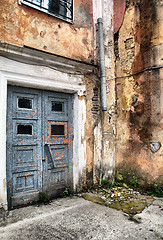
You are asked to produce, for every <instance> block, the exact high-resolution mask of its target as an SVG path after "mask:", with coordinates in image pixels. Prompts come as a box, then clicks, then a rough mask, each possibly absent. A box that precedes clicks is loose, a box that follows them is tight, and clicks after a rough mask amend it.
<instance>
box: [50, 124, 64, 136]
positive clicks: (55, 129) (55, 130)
mask: <svg viewBox="0 0 163 240" xmlns="http://www.w3.org/2000/svg"><path fill="white" fill-rule="evenodd" d="M51 135H54V136H56V135H61V136H64V135H65V126H64V125H51Z"/></svg>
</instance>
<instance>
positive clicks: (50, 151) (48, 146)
mask: <svg viewBox="0 0 163 240" xmlns="http://www.w3.org/2000/svg"><path fill="white" fill-rule="evenodd" d="M45 146H47V148H48V151H49V153H50V158H51V161H52V164H53V168H56V165H55V164H54V162H53V157H52V150H51V146H50V144H48V143H45Z"/></svg>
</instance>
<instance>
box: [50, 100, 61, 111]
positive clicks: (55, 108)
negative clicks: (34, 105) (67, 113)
mask: <svg viewBox="0 0 163 240" xmlns="http://www.w3.org/2000/svg"><path fill="white" fill-rule="evenodd" d="M51 110H52V111H54V112H63V104H62V103H60V102H52V105H51Z"/></svg>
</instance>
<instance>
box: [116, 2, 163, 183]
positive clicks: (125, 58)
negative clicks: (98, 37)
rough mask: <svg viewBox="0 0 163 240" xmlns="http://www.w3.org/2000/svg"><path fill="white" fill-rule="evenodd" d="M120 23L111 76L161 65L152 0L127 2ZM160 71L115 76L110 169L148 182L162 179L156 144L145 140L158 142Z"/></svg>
mask: <svg viewBox="0 0 163 240" xmlns="http://www.w3.org/2000/svg"><path fill="white" fill-rule="evenodd" d="M128 2H129V4H128V5H127V8H126V12H125V17H124V22H123V25H122V27H121V29H120V31H119V32H118V33H117V34H116V35H115V56H116V75H117V76H125V75H129V74H131V75H132V74H133V73H136V72H138V71H140V70H143V69H145V68H150V67H153V66H157V65H161V58H160V51H161V45H160V44H161V31H160V32H159V31H158V29H159V28H160V27H159V25H160V21H159V17H160V16H158V13H159V12H160V8H161V3H160V2H159V1H158V2H157V1H155V0H153V1H146V0H138V1H128ZM160 81H161V75H160V70H159V69H155V70H152V69H151V70H148V71H144V72H143V73H140V74H136V75H133V76H130V77H126V78H125V77H124V78H120V79H117V80H116V95H117V96H116V97H117V102H116V111H117V119H116V126H117V138H116V146H117V149H116V150H117V153H116V171H117V173H120V174H122V175H123V177H124V179H126V180H127V181H130V182H132V177H133V175H134V176H137V177H138V179H139V180H138V181H139V184H140V185H141V186H144V187H149V186H150V185H152V184H154V183H157V184H159V183H161V182H162V180H163V179H162V171H163V167H162V159H163V158H162V157H163V154H162V148H160V149H159V150H158V151H157V152H156V153H152V152H151V150H150V149H151V147H150V143H151V142H162V140H163V139H162V136H161V132H162V125H161V105H160V100H161V90H160V89H161V87H160V86H161V83H160Z"/></svg>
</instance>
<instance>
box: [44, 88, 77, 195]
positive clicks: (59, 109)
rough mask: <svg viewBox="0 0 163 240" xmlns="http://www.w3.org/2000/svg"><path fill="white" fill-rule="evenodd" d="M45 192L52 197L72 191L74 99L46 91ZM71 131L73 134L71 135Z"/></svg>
mask: <svg viewBox="0 0 163 240" xmlns="http://www.w3.org/2000/svg"><path fill="white" fill-rule="evenodd" d="M44 97H45V101H44V114H45V115H44V119H45V120H44V125H45V139H44V146H45V147H44V149H45V151H44V155H45V159H46V162H45V164H44V175H43V191H45V192H46V193H47V195H48V196H49V197H50V198H51V197H54V196H57V195H60V194H61V193H62V192H63V191H64V189H65V188H66V187H68V188H72V168H71V161H72V98H71V96H70V95H69V94H63V93H56V94H55V97H54V94H53V93H49V92H44ZM68 130H69V132H68Z"/></svg>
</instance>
